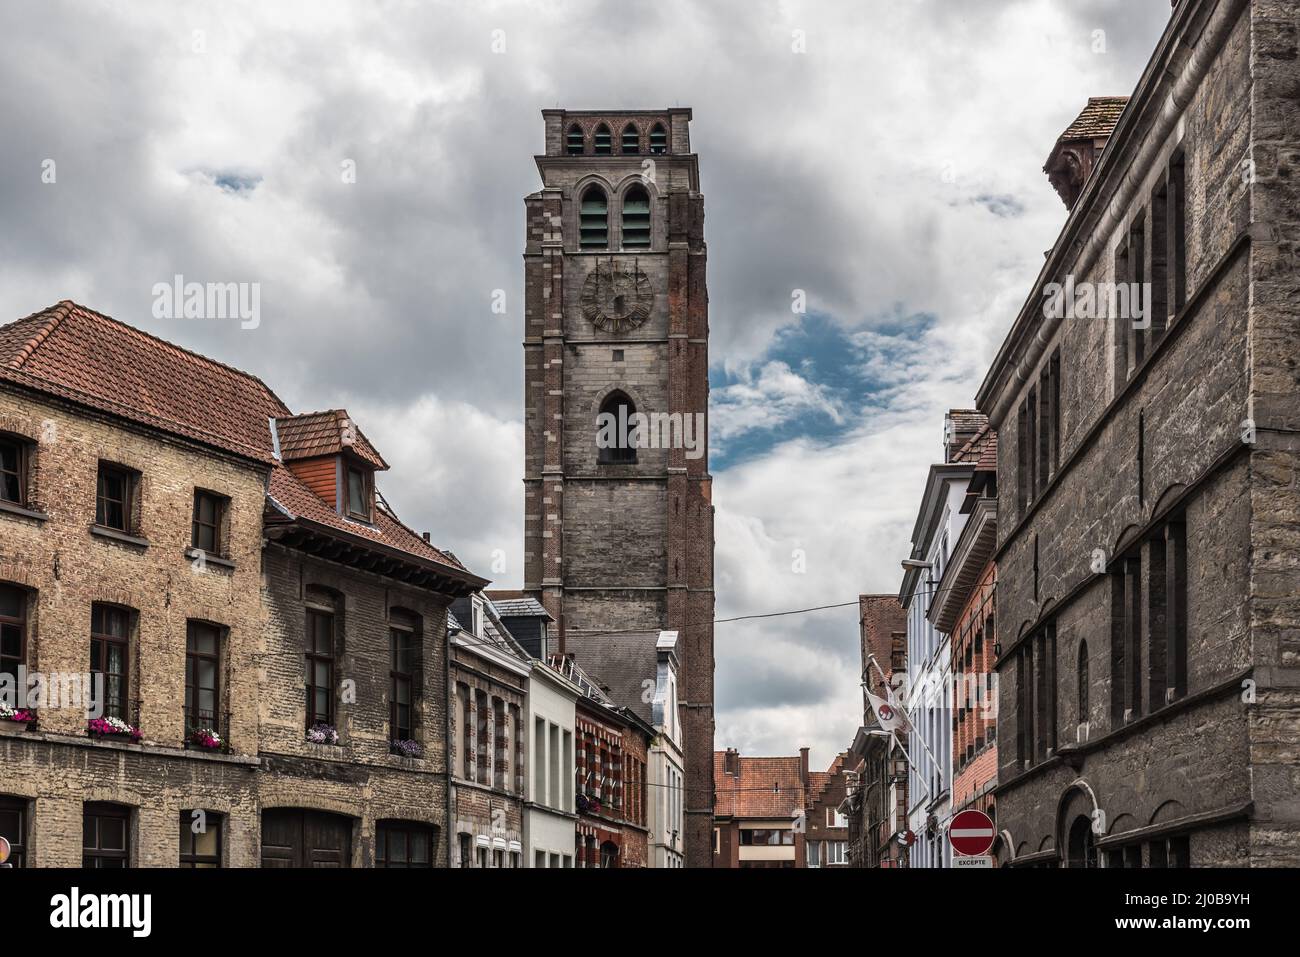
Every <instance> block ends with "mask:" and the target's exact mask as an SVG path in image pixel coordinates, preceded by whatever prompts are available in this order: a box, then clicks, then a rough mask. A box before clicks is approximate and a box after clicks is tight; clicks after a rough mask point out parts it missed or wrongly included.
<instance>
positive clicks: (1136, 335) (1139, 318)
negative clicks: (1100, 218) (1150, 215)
mask: <svg viewBox="0 0 1300 957" xmlns="http://www.w3.org/2000/svg"><path fill="white" fill-rule="evenodd" d="M1146 215H1147V214H1146V210H1145V209H1142V210H1139V211H1138V214H1137V216H1135V217H1134V219H1133V224H1132V226H1130V227H1129V234H1128V264H1129V269H1130V270H1131V278H1130V282H1131V283H1132V287H1131V290H1132V292H1134V293H1136V298H1135V299H1134V300H1132V301H1131V302H1130V304H1129V318H1128V319H1127V320H1126V322H1125V326H1126V327H1127V328H1128V339H1129V347H1130V348H1129V355H1130V356H1131V357H1132V360H1133V368H1134V369H1136V368H1137V367H1138V366H1140V365H1141V364H1142V363H1143V361H1144V360H1145V359H1146V357H1147V351H1148V349H1147V345H1148V342H1149V339H1150V337H1149V335H1148V332H1149V331H1150V330H1149V329H1141V328H1138V326H1139V324H1141V325H1143V326H1145V325H1146V324H1147V322H1148V321H1149V320H1150V318H1151V317H1150V309H1151V304H1150V303H1149V302H1147V301H1146V298H1147V297H1146V287H1145V286H1146V277H1147V269H1146V255H1145V252H1146ZM1140 311H1142V314H1141V315H1139V312H1140Z"/></svg>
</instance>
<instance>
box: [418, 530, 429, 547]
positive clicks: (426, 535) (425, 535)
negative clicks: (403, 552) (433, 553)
mask: <svg viewBox="0 0 1300 957" xmlns="http://www.w3.org/2000/svg"><path fill="white" fill-rule="evenodd" d="M420 537H421V538H423V539H424V541H425V544H426V545H427V544H428V543H429V533H428V532H421V533H420Z"/></svg>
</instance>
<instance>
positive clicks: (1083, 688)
mask: <svg viewBox="0 0 1300 957" xmlns="http://www.w3.org/2000/svg"><path fill="white" fill-rule="evenodd" d="M1078 668H1079V676H1078V680H1079V723H1080V724H1083V723H1084V722H1085V721H1087V720H1088V711H1089V708H1090V703H1089V701H1088V696H1089V694H1090V691H1089V689H1088V643H1087V642H1086V641H1081V642H1079V665H1078Z"/></svg>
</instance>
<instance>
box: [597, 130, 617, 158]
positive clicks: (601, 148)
mask: <svg viewBox="0 0 1300 957" xmlns="http://www.w3.org/2000/svg"><path fill="white" fill-rule="evenodd" d="M595 144H596V155H597V156H609V155H610V154H611V153H613V152H614V137H613V135H612V134H611V133H610V132H609V127H608V126H606V125H605V124H604V123H601V124H600V126H598V127H596V141H595Z"/></svg>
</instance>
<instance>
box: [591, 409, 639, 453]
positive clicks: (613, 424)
mask: <svg viewBox="0 0 1300 957" xmlns="http://www.w3.org/2000/svg"><path fill="white" fill-rule="evenodd" d="M634 415H636V406H635V405H634V404H633V402H632V400H631V399H629V398H628V397H627V396H626V395H624V394H623V393H622V392H611V393H610V394H609V395H608V396H607V397H606V398H605V401H604V402H602V403H601V404H600V415H599V416H597V418H596V461H597V462H599V463H600V464H601V465H634V464H636V439H637V436H636V429H635V427H634V425H633V424H632V423H633V418H632V417H633V416H634Z"/></svg>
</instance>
